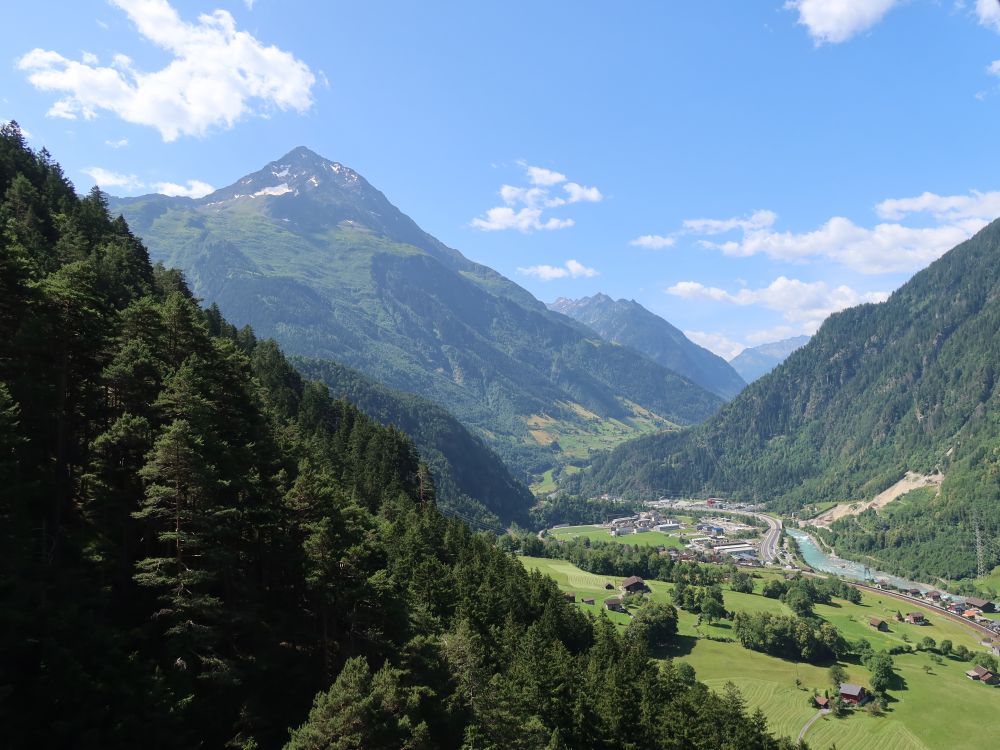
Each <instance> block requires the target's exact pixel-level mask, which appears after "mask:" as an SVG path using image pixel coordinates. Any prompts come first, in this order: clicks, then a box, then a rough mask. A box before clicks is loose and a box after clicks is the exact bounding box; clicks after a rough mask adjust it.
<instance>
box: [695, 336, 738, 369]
mask: <svg viewBox="0 0 1000 750" xmlns="http://www.w3.org/2000/svg"><path fill="white" fill-rule="evenodd" d="M684 335H685V336H687V337H688V338H689V339H691V340H692V341H693V342H694V343H696V344H698V346H703V347H705V348H706V349H708V350H709V351H711V352H715V353H716V354H718V355H719V356H720V357H722V358H723V359H724V360H726V361H727V362H728V361H729V360H731V359H732V358H733V357H735V356H736V355H737V354H739V353H740V352H741V351H743V350H744V349H746V345H745V344H741V343H740V342H738V341H733V340H732V339H731V338H729V337H728V336H726V335H724V334H721V333H709V332H707V331H684Z"/></svg>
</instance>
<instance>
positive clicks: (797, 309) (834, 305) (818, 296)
mask: <svg viewBox="0 0 1000 750" xmlns="http://www.w3.org/2000/svg"><path fill="white" fill-rule="evenodd" d="M666 292H667V294H671V295H673V296H675V297H682V298H684V299H705V300H711V301H714V302H725V303H728V304H733V305H739V306H743V307H745V306H757V307H764V308H766V309H768V310H774V311H776V312H779V313H781V315H782V317H783V318H784V319H785V320H786V321H788V322H790V323H794V324H797V325H798V327H799V331H800V332H802V333H814V332H815V331H816V329H817V328H819V326H820V324H821V323H822V322H823V321H824V320H825V319H826V318H827V317H828V316H829V315H830V314H831V313H835V312H837V311H838V310H843V309H844V308H847V307H853V306H855V305H860V304H861V303H863V302H884V301H885V300H887V299H888V298H889V294H888V292H857V291H855V290H853V289H851V288H850V287H848V286H844V285H841V286H838V287H830V286H829V285H828V284H827V283H826V282H824V281H814V282H806V281H800V280H798V279H789V278H787V277H785V276H779V277H778V278H777V279H775V280H774V281H772V282H771V283H770V284H769V285H768V286H766V287H762V288H760V289H746V288H744V289H740V290H739V291H737V292H735V293H732V292H727V291H726V290H725V289H720V288H719V287H713V286H705V285H704V284H701V283H699V282H697V281H681V282H679V283H677V284H674V285H673V286H671V287H669V288H668V289H667V290H666Z"/></svg>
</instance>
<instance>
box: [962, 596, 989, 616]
mask: <svg viewBox="0 0 1000 750" xmlns="http://www.w3.org/2000/svg"><path fill="white" fill-rule="evenodd" d="M965 606H966V607H967V608H969V609H981V610H982V611H983V612H992V611H993V610H994V608H995V607H994V605H993V602H988V601H986V600H985V599H980V598H979V597H978V596H967V597H965Z"/></svg>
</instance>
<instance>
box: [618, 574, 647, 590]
mask: <svg viewBox="0 0 1000 750" xmlns="http://www.w3.org/2000/svg"><path fill="white" fill-rule="evenodd" d="M621 590H622V591H624V592H626V593H628V594H636V593H639V592H642V591H649V586H647V585H646V582H645V581H644V580H642V579H641V578H639V576H631V577H630V578H626V579H625V580H624V581H622V585H621Z"/></svg>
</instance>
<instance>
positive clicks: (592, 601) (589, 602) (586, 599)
mask: <svg viewBox="0 0 1000 750" xmlns="http://www.w3.org/2000/svg"><path fill="white" fill-rule="evenodd" d="M580 601H582V602H583V603H584V604H591V605H592V604H593V603H594V598H593V597H590V596H588V597H587V598H585V599H581V600H580Z"/></svg>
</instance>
